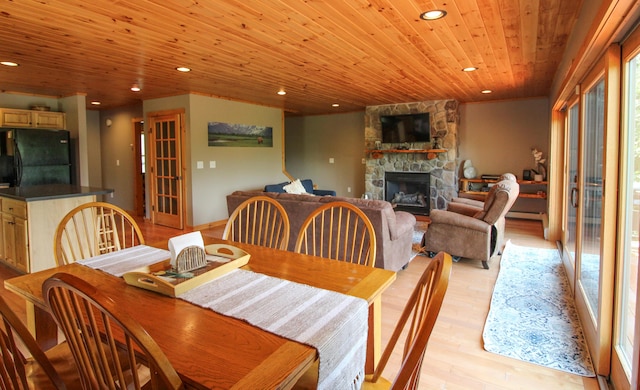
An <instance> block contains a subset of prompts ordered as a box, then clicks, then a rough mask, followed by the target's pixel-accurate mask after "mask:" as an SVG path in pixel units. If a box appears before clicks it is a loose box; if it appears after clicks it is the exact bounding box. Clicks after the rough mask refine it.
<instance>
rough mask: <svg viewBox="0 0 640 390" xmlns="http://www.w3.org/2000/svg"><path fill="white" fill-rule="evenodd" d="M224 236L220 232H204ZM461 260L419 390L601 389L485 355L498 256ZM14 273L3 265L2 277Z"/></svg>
mask: <svg viewBox="0 0 640 390" xmlns="http://www.w3.org/2000/svg"><path fill="white" fill-rule="evenodd" d="M140 225H141V228H142V230H143V232H144V236H145V239H146V241H147V242H149V243H151V242H158V241H162V240H166V239H167V238H168V237H171V236H175V235H178V234H182V233H183V232H181V231H177V230H175V229H169V228H164V227H160V226H153V225H151V224H149V223H145V222H143V221H140ZM203 234H205V235H211V236H214V237H220V236H221V234H222V228H213V229H211V230H207V231H203ZM506 238H507V239H510V240H511V241H512V242H513V243H514V244H518V245H526V246H538V247H545V248H554V247H555V245H554V243H551V242H549V241H545V240H544V239H543V235H542V225H541V223H540V222H538V221H528V220H517V219H509V220H507V230H506ZM428 262H429V259H428V258H427V257H423V256H417V257H416V258H415V259H414V260H413V261H412V262H411V263H410V264H409V266H408V267H407V269H406V270H404V271H400V272H399V273H398V278H397V280H396V281H395V282H394V284H393V285H392V286H391V287H390V288H389V289H388V290H387V291H386V292H385V293H384V294H383V297H382V305H383V328H382V337H383V340H382V342H383V345H385V344H386V340H387V338H388V337H389V336H390V334H391V332H392V330H393V327H394V325H395V322H396V319H397V318H398V317H399V315H400V313H401V311H402V309H403V308H404V304H405V301H406V299H407V298H408V296H409V294H410V292H411V291H412V289H413V286H414V285H415V283H416V281H417V280H418V278H419V277H420V275H421V273H422V271H423V270H424V268H425V267H426V265H427V264H428ZM489 265H490V269H489V270H485V269H483V268H482V265H481V264H480V262H476V261H471V260H466V259H462V260H461V261H460V262H458V263H454V266H453V271H452V275H451V281H450V284H449V288H448V291H447V295H446V297H445V300H444V304H443V306H442V309H441V311H440V315H439V317H438V322H437V323H436V326H435V328H434V331H433V333H432V335H431V339H430V341H429V346H428V348H427V353H426V356H425V361H424V364H423V368H422V376H421V381H420V382H421V384H420V389H460V390H463V389H464V390H469V389H487V390H488V389H491V390H493V389H536V390H547V389H588V390H596V389H598V384H597V381H596V379H595V378H583V377H580V376H576V375H570V374H565V373H563V372H560V371H556V370H552V369H548V368H543V367H540V366H536V365H533V364H529V363H524V362H521V361H519V360H515V359H510V358H506V357H502V356H498V355H495V354H492V353H489V352H486V351H484V350H483V348H482V329H483V326H484V321H485V319H486V316H487V313H488V311H489V302H490V300H491V293H492V289H493V285H494V283H495V280H496V277H497V275H498V271H499V269H500V258H499V257H496V258H494V259H492V260H491V262H490V263H489ZM14 275H16V274H15V273H14V271H12V270H10V269H8V268H6V267H4V266H0V279H2V280H4V279H6V278H9V277H11V276H14ZM0 295H2V296H3V297H4V298H5V299H7V300H8V301H9V304H10V306H11V307H12V308H13V309H14V310H16V311H17V312H18V313H19V314H21V318H22V319H23V320H25V316H24V302H23V301H21V299H19V298H17V297H16V296H15V295H14V294H13V293H11V292H8V291H6V290H5V289H4V288H2V289H0ZM400 353H401V352H400V351H398V354H396V356H394V357H393V358H392V360H391V361H390V363H389V365H388V367H387V370H385V373H384V376H385V377H387V378H390V379H391V378H393V377H394V376H395V372H396V371H397V369H398V367H399V364H400Z"/></svg>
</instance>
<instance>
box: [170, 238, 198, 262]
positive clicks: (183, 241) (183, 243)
mask: <svg viewBox="0 0 640 390" xmlns="http://www.w3.org/2000/svg"><path fill="white" fill-rule="evenodd" d="M189 246H197V247H199V248H202V249H203V250H204V240H203V239H202V233H200V232H191V233H187V234H183V235H180V236H177V237H172V238H170V239H169V252H171V266H172V267H174V268H175V266H176V258H177V257H178V255H179V254H180V252H182V250H183V249H184V248H186V247H189Z"/></svg>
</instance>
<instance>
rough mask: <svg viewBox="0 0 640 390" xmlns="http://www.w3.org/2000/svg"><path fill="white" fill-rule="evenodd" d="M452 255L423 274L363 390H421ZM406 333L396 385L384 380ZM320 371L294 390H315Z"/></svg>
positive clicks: (311, 373) (441, 258) (443, 256)
mask: <svg viewBox="0 0 640 390" xmlns="http://www.w3.org/2000/svg"><path fill="white" fill-rule="evenodd" d="M451 264H452V258H451V255H449V254H448V253H445V252H439V253H438V254H437V255H436V256H434V257H433V259H432V260H431V262H430V263H429V265H428V266H427V268H426V269H425V270H424V272H423V273H422V276H421V277H420V280H419V281H418V283H417V285H416V287H415V288H414V290H413V293H412V294H411V296H410V297H409V300H408V301H407V303H406V305H405V308H404V310H403V312H402V314H401V315H400V318H399V319H398V322H397V323H396V327H395V329H394V331H393V333H392V334H391V337H390V339H389V342H388V343H387V345H386V347H385V349H384V351H383V352H382V356H381V357H380V361H379V362H378V365H377V366H376V369H375V371H374V373H373V374H370V375H367V376H366V377H365V381H364V383H363V385H362V390H383V389H384V390H388V389H391V390H401V389H402V390H414V389H417V388H418V382H419V379H420V369H421V367H422V361H423V359H424V354H425V351H426V349H427V342H428V341H429V337H430V336H431V331H432V330H433V326H434V325H435V323H436V319H437V318H438V314H439V313H440V307H441V306H442V301H443V299H444V295H445V293H446V291H447V287H448V286H449V278H450V276H451ZM403 332H406V339H405V342H404V349H403V355H402V365H401V367H400V371H399V372H398V374H397V375H396V377H395V379H394V381H393V383H392V382H390V381H389V380H387V379H385V378H383V377H382V376H381V374H382V372H383V371H384V369H385V367H386V365H387V363H388V362H389V358H390V357H391V355H392V353H393V352H394V350H395V348H396V346H397V344H398V341H399V340H400V336H401V335H402V334H403ZM317 382H318V370H317V367H315V366H314V367H312V368H311V369H309V370H307V372H306V373H305V374H303V376H302V377H301V378H300V379H299V380H298V382H297V383H296V385H295V386H294V389H296V390H308V389H315V388H316V384H317Z"/></svg>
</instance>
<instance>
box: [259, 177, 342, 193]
mask: <svg viewBox="0 0 640 390" xmlns="http://www.w3.org/2000/svg"><path fill="white" fill-rule="evenodd" d="M300 183H302V186H303V187H304V190H305V191H306V192H307V194H313V195H318V196H326V195H331V196H336V192H335V191H334V190H317V189H315V188H313V181H312V180H311V179H303V180H300ZM288 184H290V183H289V182H287V181H285V182H282V183H278V184H267V185H266V186H264V191H265V192H279V193H284V192H286V191H285V188H284V187H285V186H286V185H288Z"/></svg>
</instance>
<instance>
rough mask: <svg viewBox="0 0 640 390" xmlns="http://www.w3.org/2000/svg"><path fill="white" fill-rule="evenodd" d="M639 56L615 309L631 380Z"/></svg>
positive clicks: (630, 94) (639, 166) (629, 83)
mask: <svg viewBox="0 0 640 390" xmlns="http://www.w3.org/2000/svg"><path fill="white" fill-rule="evenodd" d="M639 71H640V55H636V56H635V57H633V58H632V59H631V60H630V61H629V62H628V63H627V66H626V72H627V77H626V95H627V98H626V99H625V101H626V107H625V110H626V115H625V117H626V123H625V132H624V133H625V134H626V139H625V142H624V144H625V145H626V153H625V155H626V162H625V163H624V164H623V169H624V172H625V173H624V178H623V180H624V184H623V186H622V189H623V191H624V192H623V196H622V199H623V203H622V205H621V207H622V212H621V213H620V218H621V224H622V225H621V226H622V228H621V229H620V231H621V235H622V251H621V252H622V253H621V256H620V258H621V260H622V264H621V265H620V268H619V270H620V272H619V276H618V286H620V287H619V290H618V291H619V299H618V301H617V303H618V307H617V310H616V313H617V315H616V317H617V318H616V333H615V348H616V351H617V354H618V356H619V359H620V361H621V364H622V367H623V368H624V371H625V373H626V375H627V378H628V379H630V378H631V373H632V367H633V356H634V355H633V352H634V346H635V342H636V340H635V338H636V334H635V333H636V331H635V326H636V307H637V306H636V305H637V304H636V298H637V289H638V246H639V245H638V242H639V236H640V234H639V230H640V218H639V216H640V96H639V94H640V77H638V76H639V75H640V72H639Z"/></svg>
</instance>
